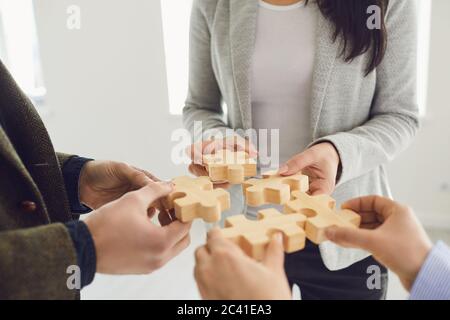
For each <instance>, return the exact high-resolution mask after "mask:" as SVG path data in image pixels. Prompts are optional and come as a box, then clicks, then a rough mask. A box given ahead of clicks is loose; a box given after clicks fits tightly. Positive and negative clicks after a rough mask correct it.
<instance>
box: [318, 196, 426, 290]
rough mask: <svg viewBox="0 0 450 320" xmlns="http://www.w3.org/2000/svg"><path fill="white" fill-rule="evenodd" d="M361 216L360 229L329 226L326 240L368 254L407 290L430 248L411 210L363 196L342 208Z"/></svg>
mask: <svg viewBox="0 0 450 320" xmlns="http://www.w3.org/2000/svg"><path fill="white" fill-rule="evenodd" d="M342 207H343V208H344V209H350V210H353V211H356V212H359V214H360V215H361V217H362V226H361V228H362V229H353V228H338V227H331V228H329V229H327V230H326V235H327V237H328V239H329V240H331V241H333V242H335V243H337V244H339V245H341V246H343V247H351V248H361V249H364V250H367V251H369V252H371V253H372V254H373V256H374V258H375V259H376V260H377V261H378V262H380V263H381V264H383V265H385V266H386V267H388V268H389V269H391V270H392V271H393V272H395V273H396V274H397V275H398V276H399V278H400V280H401V282H402V284H403V286H404V287H405V288H406V289H407V290H408V291H409V290H411V287H412V285H413V283H414V281H415V279H416V277H417V274H418V272H419V271H420V269H421V267H422V265H423V263H424V261H425V259H426V257H427V255H428V253H429V252H430V250H431V248H432V243H431V240H430V239H429V238H428V236H427V234H426V232H425V230H424V229H423V228H422V226H421V225H420V223H419V221H418V220H417V218H416V217H415V215H414V213H413V211H412V210H411V209H409V208H408V207H404V206H402V205H400V204H398V203H396V202H394V201H392V200H390V199H387V198H382V197H378V196H371V197H364V198H360V199H355V200H351V201H349V202H347V203H346V204H344V205H343V206H342Z"/></svg>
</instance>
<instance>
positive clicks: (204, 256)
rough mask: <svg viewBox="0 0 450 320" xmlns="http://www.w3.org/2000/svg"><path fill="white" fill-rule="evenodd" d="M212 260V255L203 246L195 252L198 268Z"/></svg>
mask: <svg viewBox="0 0 450 320" xmlns="http://www.w3.org/2000/svg"><path fill="white" fill-rule="evenodd" d="M209 259H210V254H209V252H208V249H207V248H206V246H201V247H200V248H198V249H197V250H195V264H196V265H197V266H199V265H202V264H204V263H205V262H207V261H208V260H209Z"/></svg>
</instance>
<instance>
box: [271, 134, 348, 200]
mask: <svg viewBox="0 0 450 320" xmlns="http://www.w3.org/2000/svg"><path fill="white" fill-rule="evenodd" d="M339 164H340V158H339V154H338V152H337V151H336V149H335V148H334V146H333V145H332V144H331V143H328V142H325V143H320V144H317V145H315V146H312V147H311V148H309V149H307V150H305V151H304V152H302V153H300V154H298V155H296V156H294V157H293V158H291V159H290V160H289V161H288V162H287V163H286V164H284V165H283V166H282V167H281V168H280V170H279V174H281V175H283V176H291V175H294V174H297V173H299V172H302V173H303V174H306V175H307V176H309V178H310V185H309V193H310V194H311V195H320V194H328V195H331V194H332V193H333V192H334V188H335V187H336V178H337V173H338V169H339Z"/></svg>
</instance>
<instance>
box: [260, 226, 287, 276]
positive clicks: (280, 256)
mask: <svg viewBox="0 0 450 320" xmlns="http://www.w3.org/2000/svg"><path fill="white" fill-rule="evenodd" d="M262 263H263V264H264V265H265V266H266V267H268V268H269V269H271V270H280V269H281V270H283V269H284V246H283V235H282V234H281V233H277V234H275V235H274V236H273V237H272V240H271V241H270V243H269V245H268V247H267V250H266V255H265V257H264V259H263V261H262Z"/></svg>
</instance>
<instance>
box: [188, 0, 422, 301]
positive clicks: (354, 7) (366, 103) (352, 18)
mask: <svg viewBox="0 0 450 320" xmlns="http://www.w3.org/2000/svg"><path fill="white" fill-rule="evenodd" d="M344 2H345V3H344ZM416 20H417V19H416V7H415V1H411V0H390V1H388V0H315V1H312V0H310V1H309V2H308V1H305V0H303V1H301V0H194V6H193V11H192V21H191V40H190V41H191V51H190V79H189V94H188V98H187V101H186V106H185V108H184V112H183V120H184V124H185V126H186V127H187V128H189V129H190V130H191V132H192V133H193V134H194V132H196V134H197V135H198V130H194V124H195V122H196V121H201V123H202V127H203V129H204V130H208V133H206V131H205V132H200V134H202V135H203V137H204V136H205V135H208V137H209V136H211V135H214V134H215V133H218V132H223V131H224V130H225V129H226V128H232V129H244V130H247V129H250V128H254V129H257V130H260V129H279V136H280V140H279V141H280V142H279V154H280V161H282V163H285V165H283V166H282V167H281V169H280V172H281V173H283V174H286V175H290V174H294V173H296V172H298V171H300V170H302V171H304V172H306V173H307V174H308V175H309V176H310V178H311V190H312V193H315V194H319V193H328V194H332V195H333V197H334V198H336V199H337V201H338V202H339V203H342V202H343V201H345V200H348V199H351V198H355V197H360V196H364V195H369V194H379V195H383V196H390V190H389V185H388V181H387V176H386V170H385V165H386V164H387V163H388V162H389V161H391V160H392V159H393V158H394V157H395V156H397V154H399V153H400V152H401V151H402V150H404V149H405V148H406V147H407V146H408V144H409V143H410V142H411V140H412V139H413V137H414V135H415V134H416V131H417V129H418V126H419V124H418V107H417V103H416V51H417V48H416V43H417V41H416V37H417V30H416V29H417V21H416ZM223 103H225V104H226V105H227V107H228V113H227V115H226V119H225V116H224V111H223V108H222V105H223ZM195 138H196V139H198V138H199V136H196V137H195ZM286 271H287V274H288V278H289V281H290V283H291V285H292V284H298V285H299V286H300V289H301V294H302V298H303V299H318V298H322V299H335V298H338V299H352V298H353V299H382V298H384V297H385V294H386V285H387V272H386V269H385V268H384V267H382V266H380V265H379V264H378V263H377V262H376V261H375V260H374V259H373V258H372V257H369V255H368V254H367V253H366V252H363V251H356V250H349V249H343V248H340V247H337V246H335V245H333V244H331V243H324V244H322V245H320V247H317V246H314V245H312V244H311V243H308V244H307V246H306V248H305V250H303V251H301V252H299V253H295V254H292V255H289V256H287V259H286ZM371 276H375V277H377V278H374V277H371ZM374 279H375V281H373V280H374Z"/></svg>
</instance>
